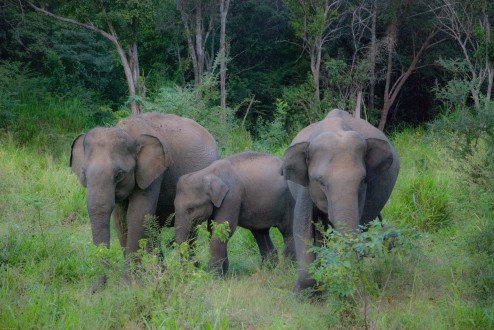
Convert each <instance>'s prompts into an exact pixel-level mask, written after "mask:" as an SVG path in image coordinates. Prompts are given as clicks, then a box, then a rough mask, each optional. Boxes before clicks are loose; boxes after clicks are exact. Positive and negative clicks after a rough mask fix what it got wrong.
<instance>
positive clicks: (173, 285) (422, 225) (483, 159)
mask: <svg viewBox="0 0 494 330" xmlns="http://www.w3.org/2000/svg"><path fill="white" fill-rule="evenodd" d="M313 2H314V3H316V2H317V1H313ZM20 3H23V4H26V3H24V2H17V1H1V2H0V4H1V6H0V25H1V29H2V31H3V32H2V33H0V60H1V62H0V306H1V307H0V328H22V329H24V328H48V329H53V328H64V329H65V328H87V329H94V328H98V329H107V328H166V329H169V328H177V329H189V328H194V329H196V328H200V329H203V328H206V329H230V328H241V329H243V328H249V329H251V328H266V329H284V328H286V329H314V328H323V329H324V328H342V329H348V328H378V329H394V328H400V329H401V328H407V329H408V328H410V329H424V328H432V329H450V328H453V329H490V328H494V307H493V306H494V210H493V205H494V189H493V187H492V178H493V177H494V156H493V153H492V150H493V148H494V106H493V105H492V103H491V101H490V89H489V88H490V87H489V81H490V80H489V79H487V77H489V75H492V67H491V64H492V63H493V62H494V61H493V55H492V54H493V51H492V49H494V48H493V45H492V42H491V41H490V39H489V38H486V31H489V27H490V26H489V14H492V10H493V8H492V4H491V3H490V2H488V1H475V2H472V5H471V6H467V7H465V8H464V9H465V10H464V11H462V12H461V14H462V15H464V16H468V15H470V17H476V18H479V17H482V20H479V19H477V20H472V21H474V22H475V24H474V26H471V31H470V35H469V38H470V39H469V40H473V41H475V42H472V43H466V44H465V45H467V47H468V48H467V49H466V50H467V52H466V53H464V52H463V51H462V49H461V47H459V46H457V45H458V44H457V42H458V40H455V39H454V38H452V39H451V38H449V39H448V40H445V41H443V42H441V43H439V44H435V45H434V47H431V48H430V49H428V50H427V52H426V53H425V54H424V57H423V58H422V60H423V61H424V63H434V65H433V66H428V67H419V66H417V68H416V70H415V71H414V74H413V75H411V76H410V77H409V78H408V81H407V82H406V83H405V84H404V86H403V87H402V89H401V92H400V93H399V95H398V96H397V99H396V100H395V101H394V102H393V105H392V106H391V109H390V114H389V116H388V123H387V124H386V130H387V133H388V135H389V136H390V138H391V140H392V143H393V144H394V146H395V147H396V149H397V151H398V154H399V155H400V158H401V166H402V169H401V172H400V176H399V178H398V182H397V186H396V189H395V191H394V192H393V194H392V197H391V199H390V201H389V203H388V204H387V206H386V208H385V209H384V212H383V215H384V225H385V226H386V228H387V233H392V234H393V235H391V236H393V237H395V238H394V239H395V241H394V244H395V248H394V249H393V250H391V251H390V252H388V250H387V248H386V246H385V245H383V244H382V236H383V232H382V230H381V225H380V224H374V226H373V227H372V228H371V229H370V230H369V231H368V232H367V233H365V234H364V235H362V236H360V237H358V238H353V239H352V238H348V237H344V236H339V235H337V234H335V233H327V236H328V237H331V240H328V242H327V244H326V245H325V246H324V247H322V248H316V252H317V253H318V255H319V256H320V258H318V263H317V265H314V268H313V275H314V277H315V278H316V279H317V280H318V281H319V284H320V287H321V288H322V289H325V291H324V292H325V293H324V294H323V295H322V296H321V299H318V300H314V299H310V298H308V297H305V296H294V295H293V294H292V293H291V289H292V286H293V284H294V281H295V277H296V271H295V265H294V264H292V263H291V262H289V261H287V260H283V259H281V260H280V262H279V264H277V265H272V267H261V264H260V256H259V253H258V251H257V246H256V244H255V241H254V239H253V237H252V236H251V235H250V233H248V232H247V231H244V230H238V231H237V232H236V233H235V235H234V236H233V238H232V240H231V241H230V244H229V256H230V258H231V260H230V269H231V270H232V271H231V273H230V274H229V275H228V276H227V277H226V278H219V277H217V276H215V275H214V274H212V273H210V272H208V270H207V267H206V265H207V258H208V255H207V253H208V252H207V250H208V249H207V239H208V237H207V231H206V230H205V229H204V228H202V229H201V230H200V231H199V232H200V239H199V242H198V247H197V258H198V260H199V261H200V266H199V267H195V266H194V265H193V264H192V263H190V262H187V261H185V260H183V259H180V258H179V256H178V251H177V248H176V247H174V246H170V245H168V244H166V242H168V241H169V240H170V239H171V236H172V235H173V231H172V230H171V229H164V230H163V231H162V232H159V231H157V230H156V229H155V228H154V227H153V226H152V224H150V225H149V228H148V233H149V236H150V240H153V242H152V245H153V246H156V247H157V250H153V251H152V252H150V253H149V252H144V251H141V252H140V253H141V257H142V260H143V263H142V266H141V267H139V268H136V269H135V271H136V273H138V274H139V276H138V277H137V278H136V282H135V284H134V285H132V286H122V285H120V284H119V281H120V274H121V273H122V271H123V270H122V265H123V256H122V253H121V251H120V248H119V244H118V242H117V239H116V235H115V234H114V233H112V245H111V248H110V249H109V250H107V249H104V248H100V247H95V246H93V244H92V243H91V229H90V225H89V219H88V214H87V210H86V204H85V191H84V189H83V188H82V187H81V186H80V184H79V183H78V182H77V179H76V177H75V176H74V175H73V174H72V173H71V171H70V169H69V168H68V166H67V164H68V157H69V150H70V143H71V141H72V139H73V138H74V137H75V136H76V135H77V134H78V133H80V132H84V131H87V130H88V129H90V128H92V127H94V126H97V125H112V124H114V123H115V122H116V121H117V120H118V119H119V118H121V117H124V116H127V115H129V111H128V103H129V101H131V100H130V99H129V98H128V91H127V88H126V83H125V79H124V77H123V73H122V69H121V66H120V63H119V60H118V58H117V56H116V55H115V53H114V49H113V48H112V45H111V44H110V43H108V42H106V41H105V40H104V39H102V38H101V37H99V36H98V35H97V34H94V33H92V32H91V31H88V30H87V29H84V28H80V27H79V28H74V27H73V26H71V25H67V24H62V23H61V22H59V21H58V20H56V19H50V18H48V17H45V16H42V15H41V14H39V13H37V12H35V11H34V10H32V7H29V6H28V5H26V6H25V7H23V8H22V10H21V8H20V7H19V4H20ZM64 3H65V4H68V5H66V6H63V4H64ZM78 3H80V4H83V5H86V6H82V5H81V6H80V7H78V6H76V3H75V2H74V3H72V2H58V1H50V2H49V5H48V4H46V5H47V6H48V9H50V10H54V11H55V12H56V13H58V14H60V15H67V16H68V17H72V18H74V19H75V18H77V19H82V18H85V19H88V20H89V19H90V18H91V16H89V15H90V14H95V13H94V12H92V11H91V10H95V9H94V8H91V6H89V4H91V1H81V2H78ZM123 3H124V2H120V1H116V2H115V7H113V8H112V10H113V11H114V12H113V13H114V14H116V13H125V15H123V16H118V15H116V16H112V17H117V21H118V22H120V25H115V26H116V28H122V26H124V27H125V26H126V24H124V23H122V22H125V19H126V18H128V17H134V16H132V15H134V14H135V13H136V12H132V11H128V10H129V8H124V7H125V6H124V4H123ZM125 3H126V4H127V5H129V6H130V5H131V4H134V2H133V1H128V2H125ZM139 3H140V4H141V6H144V7H142V8H145V6H154V5H157V4H155V3H154V2H153V1H140V2H139ZM202 3H203V4H206V3H207V4H214V3H215V2H213V1H202ZM294 3H295V2H293V1H262V0H248V1H233V0H232V2H231V5H230V10H229V14H228V22H229V23H228V28H227V36H228V40H229V44H230V52H229V56H228V57H229V58H230V60H229V61H228V74H229V75H228V77H229V78H228V80H227V90H228V99H227V101H228V102H227V104H228V107H226V108H225V109H223V108H222V107H221V106H220V101H219V100H220V96H219V87H218V86H219V79H220V78H219V75H218V74H217V73H218V71H217V67H216V66H215V65H217V63H216V61H215V59H214V58H215V54H209V56H210V57H209V58H208V61H209V64H208V65H209V66H208V65H206V69H205V70H204V74H203V75H202V78H201V82H200V84H198V85H195V84H194V81H193V79H194V70H193V68H192V63H191V59H190V54H189V52H188V50H187V43H186V41H185V40H184V39H183V35H184V31H183V27H182V26H181V25H180V24H175V23H176V21H177V20H180V18H179V17H180V14H179V13H178V11H177V10H178V9H177V8H178V7H177V6H176V5H175V2H174V1H162V2H160V4H161V5H160V6H159V7H155V10H153V11H145V10H144V11H141V12H139V11H137V13H138V14H135V15H137V17H140V21H139V22H140V24H141V25H139V27H140V30H139V33H137V34H131V33H126V34H123V35H121V37H122V38H121V40H123V41H125V42H128V41H129V40H133V38H134V39H136V40H137V41H138V42H137V45H138V46H139V60H140V66H141V68H142V69H143V71H142V72H143V75H142V77H145V87H146V91H147V93H146V94H145V95H144V94H140V95H137V96H136V99H137V101H138V102H139V104H141V105H142V107H143V110H144V111H152V110H156V111H162V112H172V113H177V114H180V115H184V116H187V117H191V118H194V119H195V120H197V121H198V122H200V123H201V124H202V125H204V126H205V127H206V128H208V130H210V131H211V132H212V134H213V135H214V136H215V137H216V139H217V140H218V142H219V146H220V148H221V153H222V155H229V154H232V153H235V152H238V151H243V150H264V151H268V152H271V153H273V154H277V155H282V153H283V151H284V150H285V148H286V146H287V145H288V144H289V141H290V139H291V137H292V136H293V135H294V134H296V132H297V130H298V129H300V128H301V127H303V126H304V125H306V124H307V123H308V122H310V121H314V120H316V119H317V118H320V117H321V116H323V115H324V114H325V113H326V112H327V111H328V110H329V109H331V108H332V107H334V106H340V107H342V108H344V109H346V110H352V109H353V108H354V104H355V99H356V91H358V90H361V91H363V94H364V104H365V105H366V108H365V109H367V111H366V113H367V115H368V118H369V120H370V121H371V122H373V123H375V124H376V125H377V123H378V121H379V118H380V116H381V113H382V111H381V110H382V109H383V108H384V103H385V102H386V99H387V97H386V94H385V89H386V86H385V85H386V82H385V81H386V79H385V77H384V74H383V73H384V72H385V70H386V67H387V64H388V62H387V59H386V56H385V53H386V49H388V48H387V47H384V46H383V45H381V57H380V60H379V61H377V66H376V72H379V73H377V74H376V77H377V80H376V84H375V86H374V87H375V98H374V105H373V106H371V105H370V104H371V103H370V98H369V95H370V94H371V92H370V91H371V88H370V80H369V79H367V78H368V77H369V74H368V73H369V72H370V71H368V67H367V64H366V63H368V61H367V60H366V59H367V58H368V57H367V56H368V52H367V50H368V47H367V46H365V47H364V46H362V45H361V47H360V46H359V47H360V48H359V47H357V48H355V47H354V46H352V42H351V41H350V40H352V38H351V37H350V36H351V35H352V33H351V29H349V26H352V25H351V24H349V22H350V21H352V20H351V18H350V17H352V15H351V13H356V12H358V11H356V10H355V8H356V7H353V11H352V10H350V9H351V8H350V7H349V8H346V9H345V8H343V7H341V8H340V9H338V10H339V11H338V13H339V12H341V17H342V19H341V22H340V23H341V24H342V25H341V26H342V27H343V28H342V29H341V30H338V31H339V34H338V35H336V36H334V38H332V39H331V41H329V42H327V43H326V44H324V45H323V47H322V50H323V53H322V54H323V57H322V58H323V61H322V67H323V69H322V70H321V75H320V83H321V85H320V93H319V95H318V96H317V98H316V99H314V87H315V86H314V81H313V79H312V72H311V65H310V58H309V56H308V55H304V54H305V53H303V52H302V48H300V47H299V46H300V42H302V41H301V40H303V37H302V35H303V33H301V31H300V30H297V29H298V28H300V24H298V25H297V22H295V21H294V19H293V17H291V16H290V15H291V13H293V12H294V11H295V9H294V8H293V6H294ZM307 3H309V2H307ZM346 3H347V4H352V3H353V2H352V1H348V2H346ZM365 3H367V2H365ZM368 3H369V4H371V5H372V4H375V3H376V2H373V1H369V2H368ZM379 3H380V6H381V5H382V6H383V7H377V8H378V10H377V11H376V13H377V15H376V21H377V22H376V24H377V26H376V34H377V36H376V38H377V39H378V40H384V39H385V38H386V37H389V36H390V34H389V33H390V30H389V28H390V27H396V28H397V31H395V32H396V35H395V37H396V43H394V49H393V50H392V52H391V53H392V54H393V58H394V59H395V60H396V61H394V62H393V63H392V64H393V65H392V69H393V70H392V74H391V76H392V77H394V78H397V77H398V76H400V73H403V72H406V68H407V67H408V66H409V64H410V62H411V60H412V59H413V56H414V54H416V50H417V49H414V48H413V47H412V46H413V45H415V46H416V45H417V44H415V43H414V42H413V40H418V39H416V38H418V37H419V36H425V35H427V34H428V33H427V32H428V31H429V30H428V29H431V28H432V27H434V26H435V27H437V28H438V30H437V31H438V32H437V34H436V35H435V38H436V39H434V41H440V40H442V39H443V38H445V37H451V36H450V35H449V34H448V33H447V31H448V30H447V29H446V28H445V23H446V22H444V21H442V22H441V21H440V20H439V19H440V18H441V17H442V18H444V17H446V13H445V12H443V13H442V15H443V16H440V15H431V16H427V15H426V16H423V15H419V14H421V13H431V12H432V11H430V10H425V9H427V8H428V7H424V6H425V4H423V3H422V2H420V1H419V2H415V1H405V0H402V1H398V0H390V1H382V2H379ZM414 3H420V6H419V5H416V6H414V5H413V4H414ZM428 3H430V5H431V6H433V5H434V4H440V3H442V4H443V5H444V4H446V3H452V2H451V1H445V0H443V1H439V2H437V3H436V2H434V1H429V2H428ZM136 4H137V2H136ZM136 4H134V5H136ZM119 6H121V7H119ZM291 6H292V7H291ZM96 7H97V6H96ZM142 8H141V9H142ZM146 8H147V7H146ZM369 8H371V9H372V8H374V7H372V6H371V7H369ZM397 8H399V10H398V9H397ZM442 8H449V7H447V6H445V5H444V6H443V7H442ZM374 9H375V8H374ZM130 13H134V14H132V15H131V14H130ZM335 13H336V12H335ZM343 13H345V15H343ZM458 13H460V12H458ZM154 14H159V15H156V16H155V15H154ZM139 15H142V17H141V16H139ZM314 15H316V16H317V13H314V14H313V16H312V17H315V16H314ZM348 15H349V16H348ZM336 16H337V15H336ZM460 16H461V15H460ZM460 16H458V17H460ZM464 16H462V17H463V18H465V17H464ZM95 17H97V19H96V18H94V19H95V20H94V22H95V24H101V21H100V20H101V19H102V18H101V16H98V15H96V16H95ZM333 17H334V16H333ZM460 18H461V17H460ZM143 20H144V21H146V24H142V22H143ZM316 21H317V20H316ZM466 21H467V20H465V21H463V22H466ZM345 22H346V23H345ZM391 22H395V23H399V24H396V26H395V24H391ZM419 23H420V24H419ZM485 23H487V25H486V24H485ZM97 26H99V27H101V25H97ZM179 26H180V27H179ZM315 30H317V29H315ZM119 31H122V30H119ZM365 31H367V30H365ZM465 31H466V30H464V32H465ZM134 32H135V31H134ZM465 33H466V32H465ZM363 36H364V37H363V39H360V42H361V43H363V44H365V45H368V44H367V43H369V42H370V41H371V39H372V38H371V36H370V34H368V32H364V33H363ZM212 40H215V39H214V38H213V39H210V41H208V42H209V43H208V47H207V49H209V50H211V49H212V50H214V51H215V52H217V51H218V46H217V45H216V44H215V43H214V42H213V41H212ZM420 40H425V39H420ZM134 41H135V40H134ZM309 41H310V40H309V39H307V40H306V42H309ZM215 42H216V41H215ZM418 48H420V47H418ZM356 49H358V50H359V51H358V52H356V51H355V50H356ZM209 50H208V51H209ZM177 54H178V55H177ZM355 54H356V57H353V55H355ZM465 54H467V55H468V54H469V56H470V57H465ZM352 58H358V59H359V60H360V62H359V63H360V64H361V66H358V68H359V69H358V70H357V71H356V72H357V73H358V74H355V75H350V74H348V73H349V72H353V71H351V70H352V69H357V66H355V67H353V66H352V63H353V62H352V60H351V59H352ZM208 61H206V62H207V63H208ZM218 61H219V60H218ZM469 61H470V63H471V64H472V63H473V65H472V66H469V64H468V63H469ZM215 63H216V64H215ZM215 68H216V69H215ZM403 68H405V69H404V70H402V69H403ZM472 69H473V71H472ZM359 70H362V71H359ZM480 74H486V76H484V80H483V81H480V78H481V77H480ZM362 77H367V78H366V79H364V78H362ZM141 82H142V79H141ZM141 87H142V86H141ZM356 87H359V88H356ZM253 96H254V97H253ZM136 99H133V100H134V101H135V100H136ZM251 101H252V102H251ZM364 113H365V112H364ZM225 115H226V117H225ZM224 119H226V120H224ZM272 234H273V236H274V238H275V243H276V245H277V247H278V248H280V247H281V244H282V241H281V237H280V235H279V233H278V232H277V231H273V232H272ZM396 234H398V235H396ZM159 243H163V244H159ZM355 247H358V248H359V249H360V250H361V251H363V252H365V257H361V255H357V254H355V249H354V248H355ZM182 252H183V251H182ZM103 259H106V260H108V261H109V262H108V264H107V267H106V269H103V266H102V262H101V260H103ZM317 266H323V267H317ZM103 272H106V273H109V283H108V286H107V287H106V288H105V289H104V290H101V291H99V292H97V293H95V294H90V293H89V291H90V287H91V285H92V283H93V281H94V279H95V278H96V277H97V276H99V275H100V274H102V273H103Z"/></svg>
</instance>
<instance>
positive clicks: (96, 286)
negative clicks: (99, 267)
mask: <svg viewBox="0 0 494 330" xmlns="http://www.w3.org/2000/svg"><path fill="white" fill-rule="evenodd" d="M107 282H108V276H106V275H101V276H98V278H97V279H96V281H94V283H93V285H92V286H91V288H90V289H89V292H90V293H91V294H94V293H96V292H98V291H100V290H102V289H104V288H105V287H106V283H107Z"/></svg>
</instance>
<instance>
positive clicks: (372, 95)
mask: <svg viewBox="0 0 494 330" xmlns="http://www.w3.org/2000/svg"><path fill="white" fill-rule="evenodd" d="M376 24H377V6H374V10H373V12H372V25H371V47H370V54H369V57H370V58H369V63H370V88H369V111H372V110H374V98H375V88H376V62H377V39H376Z"/></svg>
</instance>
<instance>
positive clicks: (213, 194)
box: [202, 175, 230, 207]
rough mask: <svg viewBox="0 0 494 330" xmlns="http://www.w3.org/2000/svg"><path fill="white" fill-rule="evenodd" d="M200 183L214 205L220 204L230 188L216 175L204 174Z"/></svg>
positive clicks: (218, 205)
mask: <svg viewBox="0 0 494 330" xmlns="http://www.w3.org/2000/svg"><path fill="white" fill-rule="evenodd" d="M202 185H203V188H204V191H205V192H206V194H207V195H208V196H209V198H210V199H211V202H213V205H214V206H215V207H220V206H221V203H223V199H225V196H226V193H227V192H228V190H230V189H229V188H228V186H227V185H226V184H225V183H224V182H223V180H221V179H220V178H219V177H217V176H216V175H205V176H204V177H203V178H202Z"/></svg>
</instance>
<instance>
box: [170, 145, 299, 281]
mask: <svg viewBox="0 0 494 330" xmlns="http://www.w3.org/2000/svg"><path fill="white" fill-rule="evenodd" d="M281 166H282V160H281V159H280V158H279V157H275V156H272V155H269V154H266V153H260V152H250V151H248V152H241V153H237V154H234V155H231V156H229V157H227V158H225V159H221V160H217V161H215V162H213V163H212V164H211V165H209V166H208V167H206V168H204V169H202V170H199V171H197V172H193V173H189V174H186V175H184V176H182V177H181V178H180V179H179V180H178V184H177V196H176V197H175V202H174V203H175V239H176V242H177V243H178V244H181V243H183V242H186V241H187V240H188V239H189V235H190V233H191V230H193V226H194V225H195V224H197V223H199V222H201V221H206V220H208V221H211V220H214V221H216V222H217V223H225V222H226V221H228V225H229V228H230V230H231V231H230V236H231V235H233V233H234V232H235V229H236V228H237V226H241V227H243V228H246V229H249V230H250V231H251V232H252V234H253V235H254V238H255V240H256V242H257V245H258V246H259V250H260V253H261V256H262V259H263V260H266V259H267V258H269V257H272V256H273V255H274V256H276V250H275V248H274V246H273V243H272V241H271V238H270V236H269V229H270V227H277V228H278V229H279V230H280V232H281V233H282V235H283V240H284V249H283V254H284V255H285V256H286V257H289V258H292V259H294V255H295V254H294V248H293V237H292V219H293V205H294V200H293V198H292V196H291V193H290V191H289V189H288V185H287V182H286V180H285V178H284V177H283V176H282V175H281ZM209 265H210V268H211V269H213V270H216V271H218V272H219V273H220V274H226V272H227V270H228V265H229V263H228V256H227V242H222V241H221V240H220V239H218V238H217V237H215V236H214V233H213V235H212V237H211V240H210V261H209Z"/></svg>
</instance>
